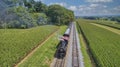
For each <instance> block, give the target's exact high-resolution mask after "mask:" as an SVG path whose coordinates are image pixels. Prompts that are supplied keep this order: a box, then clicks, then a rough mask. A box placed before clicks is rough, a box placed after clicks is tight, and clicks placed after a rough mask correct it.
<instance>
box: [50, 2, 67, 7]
mask: <svg viewBox="0 0 120 67" xmlns="http://www.w3.org/2000/svg"><path fill="white" fill-rule="evenodd" d="M53 4H57V5H60V6H64V7H66V6H67V4H66V3H64V2H61V3H57V2H56V3H50V4H49V5H53Z"/></svg>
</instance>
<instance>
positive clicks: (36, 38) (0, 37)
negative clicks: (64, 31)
mask: <svg viewBox="0 0 120 67" xmlns="http://www.w3.org/2000/svg"><path fill="white" fill-rule="evenodd" d="M58 28H59V27H57V26H52V25H44V26H40V27H35V28H30V29H0V53H1V54H0V67H12V66H13V65H14V64H15V63H17V62H19V61H20V60H21V59H22V58H23V57H25V56H26V55H27V54H28V53H29V52H30V51H31V50H32V49H34V48H35V47H37V46H38V44H39V43H41V42H42V41H43V40H44V39H46V37H47V36H48V35H50V34H51V33H52V32H54V31H56V30H57V29H58Z"/></svg>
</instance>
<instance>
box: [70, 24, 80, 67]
mask: <svg viewBox="0 0 120 67" xmlns="http://www.w3.org/2000/svg"><path fill="white" fill-rule="evenodd" d="M77 47H78V45H77V37H76V30H75V25H74V27H73V42H72V67H80V66H79V54H78V53H79V52H78V50H79V49H78V48H77Z"/></svg>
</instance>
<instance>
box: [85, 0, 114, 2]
mask: <svg viewBox="0 0 120 67" xmlns="http://www.w3.org/2000/svg"><path fill="white" fill-rule="evenodd" d="M112 1H113V0H86V2H91V3H100V2H103V3H106V2H112Z"/></svg>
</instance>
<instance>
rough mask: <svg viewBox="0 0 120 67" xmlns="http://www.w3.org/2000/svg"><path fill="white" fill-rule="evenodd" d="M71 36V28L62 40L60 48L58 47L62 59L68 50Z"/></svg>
mask: <svg viewBox="0 0 120 67" xmlns="http://www.w3.org/2000/svg"><path fill="white" fill-rule="evenodd" d="M69 35H70V28H68V29H67V30H66V31H65V33H64V35H63V37H62V38H61V40H60V44H59V47H58V56H59V57H60V58H63V57H65V55H66V50H67V44H68V39H69Z"/></svg>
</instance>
